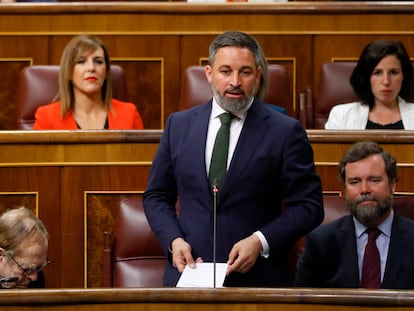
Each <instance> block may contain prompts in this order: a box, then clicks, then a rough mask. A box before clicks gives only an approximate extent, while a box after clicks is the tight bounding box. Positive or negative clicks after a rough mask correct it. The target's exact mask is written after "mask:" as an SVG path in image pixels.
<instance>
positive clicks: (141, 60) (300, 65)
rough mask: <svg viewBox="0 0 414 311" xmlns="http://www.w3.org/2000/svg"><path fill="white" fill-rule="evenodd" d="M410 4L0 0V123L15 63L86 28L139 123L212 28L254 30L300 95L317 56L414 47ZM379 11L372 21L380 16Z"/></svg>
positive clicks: (173, 96)
mask: <svg viewBox="0 0 414 311" xmlns="http://www.w3.org/2000/svg"><path fill="white" fill-rule="evenodd" d="M413 13H414V4H412V3H409V2H406V3H398V2H388V3H386V2H375V3H371V2H287V3H275V4H269V3H267V4H253V3H231V4H202V3H196V4H195V3H176V2H175V3H166V2H164V3H163V2H159V3H145V2H144V3H143V2H116V3H110V2H107V3H99V2H92V3H82V2H74V3H43V4H42V5H41V6H37V5H35V4H28V3H18V4H6V3H3V4H2V5H1V6H0V46H1V47H2V48H1V49H0V61H1V62H0V64H1V68H0V69H1V76H2V81H3V83H2V84H0V103H1V105H0V121H1V122H0V124H1V125H0V129H6V130H10V129H14V124H15V122H14V111H15V100H16V96H17V95H16V94H17V92H18V91H17V77H18V71H19V70H20V68H21V66H22V64H21V63H18V64H17V65H16V60H17V59H20V62H21V61H22V59H23V62H25V64H26V63H30V62H32V64H34V65H42V64H58V63H59V59H60V55H61V53H62V50H63V48H64V46H65V45H66V43H67V42H68V41H69V40H70V38H71V37H73V36H74V35H77V34H80V33H92V34H96V35H98V36H99V37H101V38H102V40H103V41H104V42H105V43H106V44H107V45H108V49H109V52H110V55H111V57H112V58H113V60H114V63H119V64H121V65H122V66H123V67H124V69H125V70H126V74H127V78H128V80H127V83H128V91H129V95H130V101H131V102H134V103H135V104H136V105H137V107H138V109H139V110H140V112H141V114H142V116H143V121H144V125H145V127H146V128H147V129H162V128H163V127H164V124H165V120H166V118H167V117H168V115H169V114H170V113H171V112H173V111H176V110H177V108H178V99H179V95H180V80H181V74H182V72H183V70H184V69H185V68H186V67H187V66H189V65H198V64H200V63H201V62H202V61H203V60H205V59H206V57H207V56H208V55H207V54H208V45H209V43H210V42H211V40H212V39H213V38H214V37H215V36H216V35H217V34H218V33H220V32H222V31H225V30H230V29H239V30H242V31H246V32H249V33H251V34H253V35H254V36H255V37H256V38H257V39H258V40H259V42H260V43H261V44H262V46H263V48H264V51H265V53H266V55H267V57H268V59H269V61H270V62H273V63H281V64H284V65H286V66H287V68H288V71H289V77H290V78H291V86H292V92H294V96H293V101H292V103H291V106H292V108H291V109H289V111H290V112H291V114H292V115H293V116H295V117H298V112H297V111H298V109H299V103H298V97H299V93H300V92H304V91H305V90H306V89H310V90H312V91H313V94H314V95H313V96H315V94H317V86H318V77H319V69H320V66H321V65H322V63H324V62H328V61H331V60H332V59H338V58H347V59H349V58H351V59H356V58H358V56H359V54H360V52H361V50H362V47H363V46H364V45H365V44H366V43H367V42H368V41H371V40H373V39H376V38H380V37H386V38H393V39H398V40H401V41H402V42H403V43H404V44H405V45H406V46H407V50H408V52H409V53H410V54H412V55H414V43H413V42H412V40H411V37H412V35H413V33H414V24H413V22H412V19H413ZM379 21H380V22H379Z"/></svg>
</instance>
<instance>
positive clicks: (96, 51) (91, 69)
mask: <svg viewBox="0 0 414 311" xmlns="http://www.w3.org/2000/svg"><path fill="white" fill-rule="evenodd" d="M111 86H112V75H111V66H110V60H109V55H108V51H107V48H106V46H105V45H104V44H103V42H102V41H101V40H99V39H98V38H96V37H94V36H89V35H80V36H77V37H74V38H73V39H72V40H71V41H70V42H69V43H68V45H67V46H66V47H65V49H64V51H63V54H62V58H61V60H60V71H59V93H58V96H57V98H58V100H59V101H57V102H54V103H52V104H49V105H45V106H41V107H39V108H38V109H37V111H36V114H35V123H34V126H33V129H35V130H76V129H95V130H96V129H110V130H112V129H143V128H144V125H143V123H142V119H141V116H140V114H139V112H138V110H137V108H136V106H135V105H134V104H132V103H125V102H121V101H119V100H116V99H113V98H112V88H111Z"/></svg>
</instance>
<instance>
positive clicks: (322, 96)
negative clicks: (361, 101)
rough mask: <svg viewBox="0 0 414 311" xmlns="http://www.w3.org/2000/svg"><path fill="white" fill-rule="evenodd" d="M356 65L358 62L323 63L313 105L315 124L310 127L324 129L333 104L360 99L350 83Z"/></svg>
mask: <svg viewBox="0 0 414 311" xmlns="http://www.w3.org/2000/svg"><path fill="white" fill-rule="evenodd" d="M355 66H356V62H331V63H325V64H323V66H322V68H321V71H320V76H319V88H318V95H317V98H316V100H315V104H314V107H313V118H312V119H313V124H312V125H310V126H309V128H315V129H323V128H324V127H325V123H326V121H328V116H329V112H330V111H331V109H332V107H333V106H335V105H338V104H344V103H348V102H354V101H358V97H357V96H356V94H355V93H354V90H353V89H352V86H351V84H350V83H349V77H350V76H351V74H352V71H353V70H354V68H355Z"/></svg>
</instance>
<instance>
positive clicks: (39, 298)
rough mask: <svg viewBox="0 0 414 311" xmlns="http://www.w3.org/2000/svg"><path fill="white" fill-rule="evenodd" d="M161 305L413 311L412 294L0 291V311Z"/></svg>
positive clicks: (258, 290) (285, 290) (345, 291)
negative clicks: (5, 309) (7, 308)
mask: <svg viewBox="0 0 414 311" xmlns="http://www.w3.org/2000/svg"><path fill="white" fill-rule="evenodd" d="M165 303H168V304H167V306H165V307H164V309H165V310H178V309H179V308H178V307H177V306H178V305H185V304H191V305H204V304H211V305H227V306H228V307H229V308H230V309H231V305H238V304H244V305H245V307H244V308H243V310H250V309H252V308H249V307H248V305H250V304H266V305H273V309H272V310H283V306H286V305H301V306H302V307H301V310H311V309H314V310H317V308H318V307H320V308H323V307H322V306H324V305H330V306H337V307H336V308H340V307H341V306H345V307H349V309H351V308H352V307H354V306H365V308H364V310H374V308H378V307H379V306H381V310H391V309H390V308H392V307H394V308H395V307H400V308H401V309H404V310H414V292H413V291H396V290H363V289H340V290H338V289H306V288H304V289H299V288H276V289H273V288H220V289H205V288H201V289H198V288H195V289H193V288H130V289H127V288H125V289H109V288H105V289H93V288H92V289H42V290H2V291H0V309H2V308H1V307H4V306H15V307H19V306H27V305H30V306H32V307H35V306H36V307H39V308H40V310H43V309H45V310H46V309H52V308H53V307H57V306H69V305H93V304H108V305H120V304H132V305H135V307H136V306H137V305H138V304H146V305H147V306H155V305H158V306H159V305H160V304H165ZM315 307H316V308H315ZM370 307H371V308H370ZM345 309H346V308H345ZM16 310H18V309H16ZM36 310H38V309H36ZM59 310H60V309H59ZM125 310H127V309H125ZM151 310H152V309H151ZM266 310H267V309H266ZM269 310H270V309H269ZM336 310H337V309H336ZM399 310H400V309H399Z"/></svg>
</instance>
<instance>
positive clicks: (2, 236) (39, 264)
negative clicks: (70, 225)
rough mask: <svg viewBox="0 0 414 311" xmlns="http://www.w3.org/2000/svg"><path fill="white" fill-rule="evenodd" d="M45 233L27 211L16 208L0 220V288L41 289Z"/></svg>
mask: <svg viewBox="0 0 414 311" xmlns="http://www.w3.org/2000/svg"><path fill="white" fill-rule="evenodd" d="M47 251H48V232H47V229H46V227H45V225H44V224H43V222H42V221H41V220H40V219H38V218H37V217H36V216H35V215H34V214H33V213H32V211H31V210H29V209H27V208H25V207H20V208H16V209H10V210H7V211H6V212H4V213H3V214H2V215H1V216H0V286H1V288H28V287H44V279H43V274H42V273H41V272H42V271H43V269H44V268H45V267H46V266H47V265H49V263H50V262H49V260H48V259H47Z"/></svg>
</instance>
